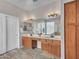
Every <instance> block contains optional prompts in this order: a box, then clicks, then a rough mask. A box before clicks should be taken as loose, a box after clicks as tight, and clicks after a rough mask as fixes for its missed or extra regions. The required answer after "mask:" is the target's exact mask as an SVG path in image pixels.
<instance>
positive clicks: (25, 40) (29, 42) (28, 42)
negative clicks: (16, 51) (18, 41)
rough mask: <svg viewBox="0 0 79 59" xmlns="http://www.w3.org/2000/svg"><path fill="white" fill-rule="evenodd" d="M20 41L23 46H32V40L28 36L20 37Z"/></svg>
mask: <svg viewBox="0 0 79 59" xmlns="http://www.w3.org/2000/svg"><path fill="white" fill-rule="evenodd" d="M22 43H23V46H24V47H25V48H32V40H31V39H30V38H28V37H23V38H22Z"/></svg>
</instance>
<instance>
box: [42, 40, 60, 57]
mask: <svg viewBox="0 0 79 59" xmlns="http://www.w3.org/2000/svg"><path fill="white" fill-rule="evenodd" d="M60 45H61V43H60V40H46V39H42V50H43V51H45V52H46V53H49V54H51V55H55V56H58V57H60V55H61V49H60V48H61V46H60Z"/></svg>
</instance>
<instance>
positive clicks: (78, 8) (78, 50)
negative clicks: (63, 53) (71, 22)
mask: <svg viewBox="0 0 79 59" xmlns="http://www.w3.org/2000/svg"><path fill="white" fill-rule="evenodd" d="M77 59H79V0H77Z"/></svg>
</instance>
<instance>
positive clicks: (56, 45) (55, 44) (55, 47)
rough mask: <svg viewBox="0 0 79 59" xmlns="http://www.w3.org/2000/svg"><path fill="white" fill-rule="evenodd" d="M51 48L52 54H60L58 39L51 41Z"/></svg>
mask: <svg viewBox="0 0 79 59" xmlns="http://www.w3.org/2000/svg"><path fill="white" fill-rule="evenodd" d="M51 45H52V48H51V54H52V55H54V56H58V57H60V55H61V49H60V48H61V46H60V45H61V43H60V41H53V42H51Z"/></svg>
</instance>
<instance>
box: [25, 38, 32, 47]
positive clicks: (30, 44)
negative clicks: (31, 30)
mask: <svg viewBox="0 0 79 59" xmlns="http://www.w3.org/2000/svg"><path fill="white" fill-rule="evenodd" d="M26 44H27V48H32V40H31V39H30V38H28V39H27V43H26Z"/></svg>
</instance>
